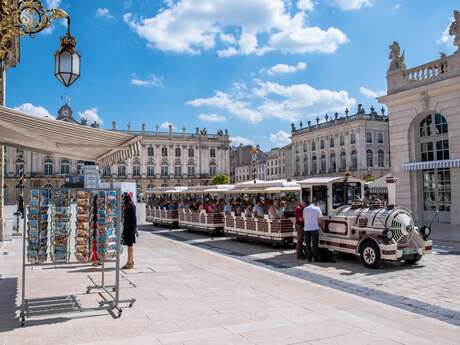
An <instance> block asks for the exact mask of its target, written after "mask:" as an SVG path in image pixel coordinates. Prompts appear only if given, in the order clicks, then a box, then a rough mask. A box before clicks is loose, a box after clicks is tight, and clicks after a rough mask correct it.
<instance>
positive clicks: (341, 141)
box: [340, 135, 345, 146]
mask: <svg viewBox="0 0 460 345" xmlns="http://www.w3.org/2000/svg"><path fill="white" fill-rule="evenodd" d="M344 145H345V137H344V136H343V135H340V146H344Z"/></svg>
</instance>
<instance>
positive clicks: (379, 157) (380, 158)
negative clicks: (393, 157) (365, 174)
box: [377, 150, 385, 168]
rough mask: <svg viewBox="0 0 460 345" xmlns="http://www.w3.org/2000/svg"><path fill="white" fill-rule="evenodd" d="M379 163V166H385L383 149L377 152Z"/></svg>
mask: <svg viewBox="0 0 460 345" xmlns="http://www.w3.org/2000/svg"><path fill="white" fill-rule="evenodd" d="M377 165H378V166H379V168H383V167H385V152H383V150H379V151H378V152H377Z"/></svg>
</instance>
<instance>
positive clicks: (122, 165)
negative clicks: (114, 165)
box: [117, 162, 126, 177]
mask: <svg viewBox="0 0 460 345" xmlns="http://www.w3.org/2000/svg"><path fill="white" fill-rule="evenodd" d="M117 175H118V176H119V177H126V164H125V163H124V162H119V163H118V174H117Z"/></svg>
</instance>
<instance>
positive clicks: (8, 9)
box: [0, 0, 69, 61]
mask: <svg viewBox="0 0 460 345" xmlns="http://www.w3.org/2000/svg"><path fill="white" fill-rule="evenodd" d="M0 6H1V8H0V60H2V61H3V60H8V59H10V58H11V57H10V55H11V53H12V52H11V51H12V50H13V49H14V48H15V45H16V44H17V43H16V42H17V40H18V37H19V36H24V35H34V34H36V33H38V32H40V31H43V30H45V29H46V28H48V27H49V26H50V25H51V21H52V20H54V19H60V18H69V15H68V14H67V13H66V12H65V11H63V10H61V9H46V8H45V7H44V6H43V4H42V3H41V1H40V0H0Z"/></svg>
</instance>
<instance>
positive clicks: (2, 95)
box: [0, 62, 6, 241]
mask: <svg viewBox="0 0 460 345" xmlns="http://www.w3.org/2000/svg"><path fill="white" fill-rule="evenodd" d="M0 105H2V106H5V105H6V68H5V63H4V62H0ZM0 151H1V152H0V241H3V238H4V234H3V231H4V224H5V220H4V213H5V212H4V211H5V209H4V205H3V204H4V202H3V199H4V195H3V194H4V188H3V187H4V186H5V180H4V178H5V176H4V172H5V168H4V167H3V165H4V164H5V145H0Z"/></svg>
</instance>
